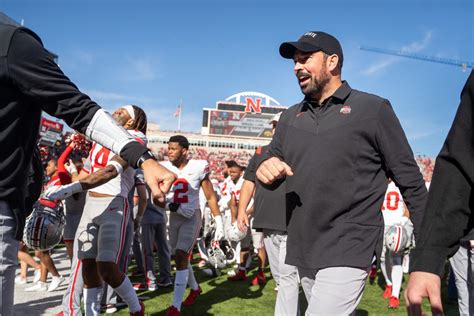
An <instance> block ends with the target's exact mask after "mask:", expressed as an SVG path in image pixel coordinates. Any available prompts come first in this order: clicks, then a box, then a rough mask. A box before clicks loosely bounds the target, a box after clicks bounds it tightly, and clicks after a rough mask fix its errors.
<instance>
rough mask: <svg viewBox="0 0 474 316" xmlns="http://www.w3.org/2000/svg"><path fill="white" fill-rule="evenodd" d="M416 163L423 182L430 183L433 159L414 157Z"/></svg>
mask: <svg viewBox="0 0 474 316" xmlns="http://www.w3.org/2000/svg"><path fill="white" fill-rule="evenodd" d="M415 160H416V163H417V164H418V167H420V171H421V174H423V179H424V180H425V182H431V177H432V176H433V169H434V165H435V159H434V158H431V157H426V156H420V155H419V156H416V157H415Z"/></svg>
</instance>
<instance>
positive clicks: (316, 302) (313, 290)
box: [298, 267, 369, 316]
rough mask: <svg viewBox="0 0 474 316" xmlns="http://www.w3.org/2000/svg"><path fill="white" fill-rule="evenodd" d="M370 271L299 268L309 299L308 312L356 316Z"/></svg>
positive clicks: (337, 268) (311, 313) (340, 268)
mask: <svg viewBox="0 0 474 316" xmlns="http://www.w3.org/2000/svg"><path fill="white" fill-rule="evenodd" d="M368 270H369V269H368V268H367V269H365V270H364V269H359V268H350V267H330V268H325V269H321V270H318V271H316V272H315V271H314V270H313V271H311V270H308V269H301V268H299V269H298V272H299V274H300V277H301V285H302V286H303V290H304V293H305V295H306V299H307V300H308V309H307V310H306V315H307V316H310V315H346V316H347V315H355V309H356V307H357V305H358V304H359V302H360V300H361V298H362V294H363V292H364V287H365V281H366V279H367V275H368ZM312 276H313V277H312Z"/></svg>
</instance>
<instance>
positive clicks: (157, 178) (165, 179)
mask: <svg viewBox="0 0 474 316" xmlns="http://www.w3.org/2000/svg"><path fill="white" fill-rule="evenodd" d="M141 167H142V169H143V175H144V176H145V182H146V183H147V184H148V186H149V187H150V190H151V194H152V197H153V203H155V204H158V202H161V203H165V201H166V197H165V194H166V193H167V192H168V191H169V190H170V189H171V186H172V185H173V183H174V181H175V180H176V174H174V173H173V172H171V171H169V170H168V169H166V168H165V167H163V166H162V165H160V164H159V163H158V162H157V161H155V160H153V159H148V160H145V161H144V162H143V163H142V166H141Z"/></svg>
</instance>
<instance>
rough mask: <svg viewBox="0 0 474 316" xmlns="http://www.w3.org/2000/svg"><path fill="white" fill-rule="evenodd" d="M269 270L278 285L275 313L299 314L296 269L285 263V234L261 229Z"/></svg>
mask: <svg viewBox="0 0 474 316" xmlns="http://www.w3.org/2000/svg"><path fill="white" fill-rule="evenodd" d="M263 233H264V236H265V237H264V240H263V242H264V243H265V249H266V251H267V254H268V261H269V262H270V270H271V271H272V275H273V278H274V279H275V282H276V283H277V285H278V294H277V299H276V303H275V315H278V316H280V315H285V316H286V315H288V316H290V315H299V314H300V309H299V300H298V294H299V280H298V269H297V268H296V267H295V266H291V265H288V264H286V263H285V258H286V238H287V235H286V234H285V233H284V232H281V231H275V230H267V229H264V230H263Z"/></svg>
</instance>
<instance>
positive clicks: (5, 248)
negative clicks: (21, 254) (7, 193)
mask: <svg viewBox="0 0 474 316" xmlns="http://www.w3.org/2000/svg"><path fill="white" fill-rule="evenodd" d="M15 227H16V220H15V217H14V215H13V211H12V210H11V208H10V207H9V206H8V204H7V203H6V202H4V201H0V284H1V287H0V315H2V316H10V315H13V293H14V290H15V269H16V266H17V264H18V259H17V255H18V247H19V243H18V240H16V239H15Z"/></svg>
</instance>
